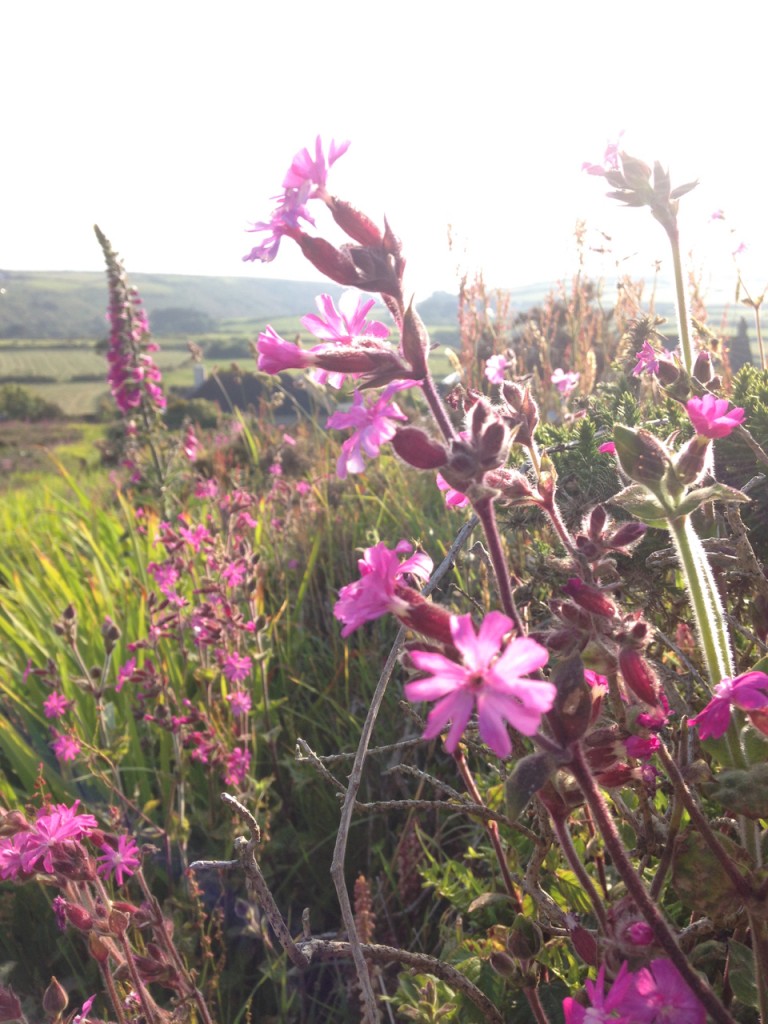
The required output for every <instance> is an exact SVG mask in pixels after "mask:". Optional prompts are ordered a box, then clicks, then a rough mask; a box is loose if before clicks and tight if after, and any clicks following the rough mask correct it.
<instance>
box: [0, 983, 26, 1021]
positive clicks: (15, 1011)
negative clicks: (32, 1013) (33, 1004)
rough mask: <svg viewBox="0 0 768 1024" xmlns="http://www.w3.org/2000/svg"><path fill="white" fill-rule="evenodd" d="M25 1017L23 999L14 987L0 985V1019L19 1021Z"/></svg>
mask: <svg viewBox="0 0 768 1024" xmlns="http://www.w3.org/2000/svg"><path fill="white" fill-rule="evenodd" d="M22 1019H23V1013H22V1009H21V1001H20V1000H19V997H18V996H17V995H16V993H15V992H14V991H13V989H12V988H11V987H10V985H9V986H8V988H5V986H3V985H0V1021H14V1020H15V1021H19V1020H22Z"/></svg>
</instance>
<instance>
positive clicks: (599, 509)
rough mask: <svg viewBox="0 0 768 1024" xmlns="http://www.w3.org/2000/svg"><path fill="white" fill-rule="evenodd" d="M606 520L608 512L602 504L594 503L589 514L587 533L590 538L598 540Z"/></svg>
mask: <svg viewBox="0 0 768 1024" xmlns="http://www.w3.org/2000/svg"><path fill="white" fill-rule="evenodd" d="M607 521H608V513H607V511H606V509H605V506H604V505H595V507H594V508H593V509H592V511H591V512H590V514H589V523H588V526H587V533H588V535H589V538H590V540H600V537H601V536H602V533H603V529H604V527H605V524H606V522H607Z"/></svg>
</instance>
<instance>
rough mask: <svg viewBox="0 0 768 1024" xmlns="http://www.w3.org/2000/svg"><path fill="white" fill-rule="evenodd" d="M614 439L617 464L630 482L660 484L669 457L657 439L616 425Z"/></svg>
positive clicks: (651, 435)
mask: <svg viewBox="0 0 768 1024" xmlns="http://www.w3.org/2000/svg"><path fill="white" fill-rule="evenodd" d="M614 439H615V442H616V455H617V457H618V459H619V464H620V465H621V468H622V470H623V471H624V472H625V473H626V474H627V476H628V477H629V478H630V480H634V481H636V482H637V483H639V484H650V485H653V484H658V483H660V482H661V480H662V478H663V476H664V474H665V472H666V469H667V464H668V462H669V456H668V454H667V452H666V449H665V448H664V446H663V445H662V443H661V441H659V439H658V438H656V437H654V436H653V434H651V433H650V432H649V431H647V430H642V429H641V430H632V429H630V428H629V427H624V426H622V425H621V424H617V425H616V426H615V428H614Z"/></svg>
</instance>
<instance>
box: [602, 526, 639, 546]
mask: <svg viewBox="0 0 768 1024" xmlns="http://www.w3.org/2000/svg"><path fill="white" fill-rule="evenodd" d="M647 530H648V527H647V526H646V525H645V523H622V525H621V526H620V527H619V528H618V530H616V532H615V533H613V534H612V535H611V536H610V537H609V538H608V539H607V540H606V542H605V543H606V545H607V546H608V547H609V548H613V549H614V550H617V549H619V548H629V547H631V546H632V545H633V544H636V543H637V541H639V540H640V539H641V538H642V537H644V536H645V533H646V531H647Z"/></svg>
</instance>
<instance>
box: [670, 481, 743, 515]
mask: <svg viewBox="0 0 768 1024" xmlns="http://www.w3.org/2000/svg"><path fill="white" fill-rule="evenodd" d="M750 500H751V499H750V498H749V497H748V496H747V495H746V494H744V493H743V492H742V491H737V490H736V488H735V487H728V485H727V484H711V485H710V486H709V487H697V488H696V489H695V490H693V491H689V492H688V494H686V496H685V497H684V498H683V500H682V501H681V502H680V504H679V505H678V507H677V508H676V509H675V515H677V516H687V515H690V514H691V512H695V511H696V509H697V508H701V506H702V505H706V504H707V502H708V501H750Z"/></svg>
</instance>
